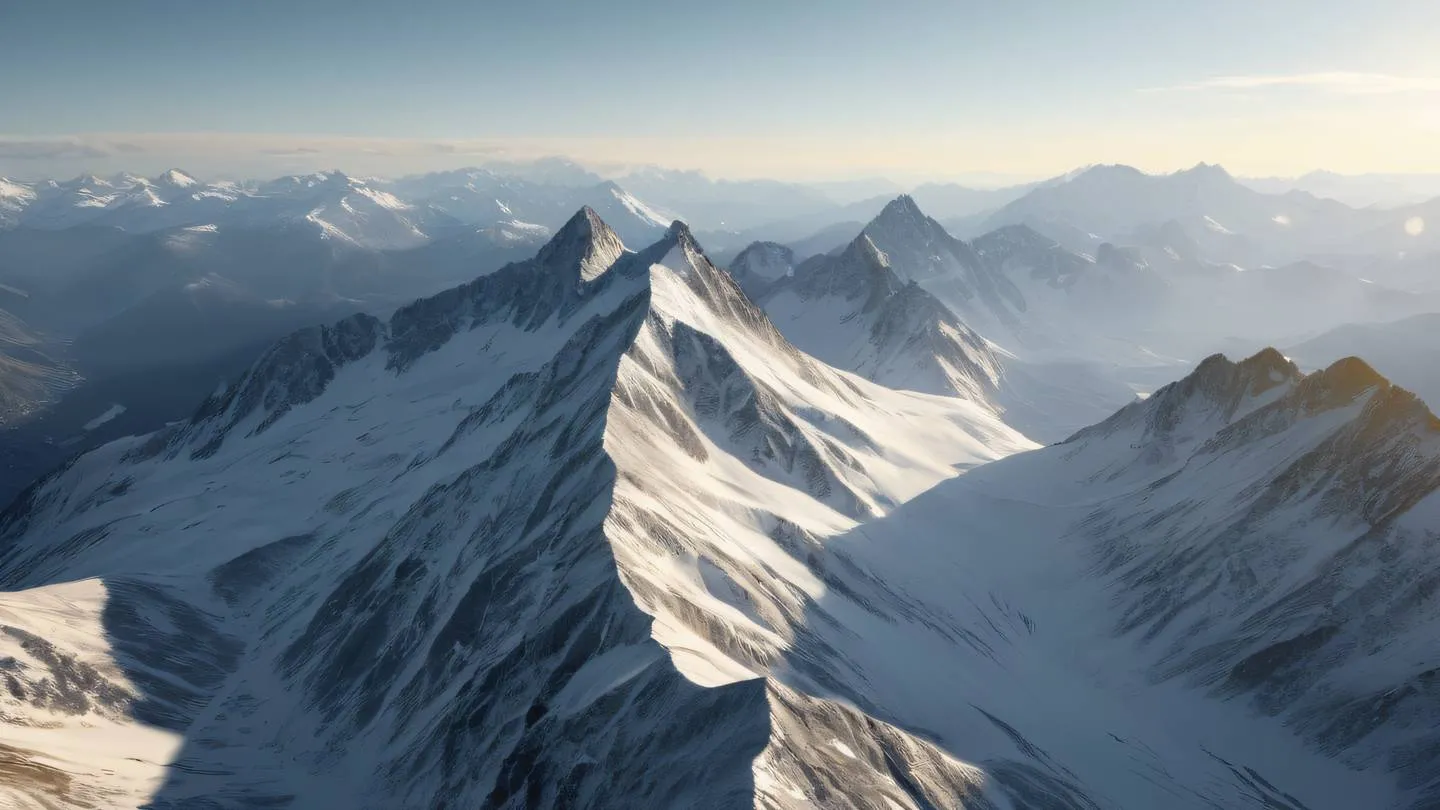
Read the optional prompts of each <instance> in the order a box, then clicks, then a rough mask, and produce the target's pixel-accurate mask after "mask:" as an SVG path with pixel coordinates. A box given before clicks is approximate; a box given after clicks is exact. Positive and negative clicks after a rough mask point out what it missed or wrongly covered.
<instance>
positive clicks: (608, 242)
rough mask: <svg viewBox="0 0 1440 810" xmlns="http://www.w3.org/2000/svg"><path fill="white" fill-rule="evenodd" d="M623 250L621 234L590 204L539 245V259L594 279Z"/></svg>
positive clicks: (546, 265)
mask: <svg viewBox="0 0 1440 810" xmlns="http://www.w3.org/2000/svg"><path fill="white" fill-rule="evenodd" d="M624 252H625V245H624V243H623V242H621V241H620V237H619V236H617V235H616V234H615V232H614V231H612V230H611V229H610V226H609V225H606V224H605V223H604V221H602V220H601V219H600V215H599V214H597V213H595V209H593V208H591V207H589V206H588V205H587V206H585V207H584V208H582V209H580V210H579V211H578V212H576V214H575V216H573V217H571V218H570V219H569V221H567V222H566V223H565V224H564V225H563V226H562V227H561V228H560V229H559V230H558V231H556V232H555V235H554V236H553V237H551V238H550V241H549V242H547V243H546V244H545V246H544V247H542V248H541V249H540V254H539V255H538V256H537V257H536V261H537V262H538V263H539V264H540V265H541V266H544V267H553V268H557V269H558V270H559V271H560V272H563V273H574V274H575V277H576V278H577V279H579V280H580V281H591V280H593V279H595V278H597V277H599V276H600V275H601V274H602V273H604V272H605V271H606V270H608V269H609V268H610V266H611V265H613V264H614V263H615V260H616V259H618V258H620V255H621V254H622V253H624Z"/></svg>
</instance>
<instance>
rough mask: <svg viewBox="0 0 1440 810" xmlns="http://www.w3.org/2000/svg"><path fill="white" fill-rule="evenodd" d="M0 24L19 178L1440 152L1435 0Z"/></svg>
mask: <svg viewBox="0 0 1440 810" xmlns="http://www.w3.org/2000/svg"><path fill="white" fill-rule="evenodd" d="M0 41H3V42H4V48H3V51H0V53H3V54H4V59H5V64H6V65H7V67H6V71H5V72H6V76H5V80H4V81H3V82H0V172H3V173H9V174H22V175H23V174H34V173H35V172H36V171H37V170H41V169H46V170H51V171H60V170H61V169H75V170H77V171H78V170H80V169H82V168H86V167H91V166H93V167H96V168H110V167H112V166H119V165H133V166H134V167H135V168H136V169H137V170H143V169H147V168H149V167H150V165H151V164H155V165H160V164H165V165H168V164H169V163H172V162H177V161H181V160H183V161H187V163H186V165H187V168H190V169H191V170H194V171H201V172H203V171H207V170H215V171H238V170H244V171H250V172H264V171H265V170H267V169H268V168H270V167H272V166H273V167H274V168H276V169H277V170H282V169H283V170H289V169H292V168H297V167H300V166H301V164H305V163H314V164H316V165H317V166H318V165H324V166H329V165H342V166H344V167H345V168H353V169H354V170H357V171H399V170H408V169H411V168H425V167H430V166H432V165H434V166H438V165H444V164H449V165H454V164H457V163H464V162H465V160H464V158H470V157H477V156H481V155H486V154H492V153H495V152H504V153H506V154H509V155H512V156H524V155H526V154H531V153H546V152H565V153H568V154H572V155H573V156H575V157H577V158H579V159H581V160H585V161H589V162H592V163H596V164H615V165H619V164H625V163H637V162H655V163H661V164H665V165H674V166H680V167H684V168H701V169H705V170H707V171H709V172H711V173H712V174H717V175H730V176H744V175H772V176H797V177H799V176H811V177H821V176H836V177H840V176H856V175H860V174H876V173H878V174H887V173H888V174H892V175H915V174H921V175H923V174H934V175H936V176H953V175H960V174H965V173H970V172H995V173H1000V174H1015V175H1025V176H1034V175H1042V174H1047V173H1054V172H1058V171H1063V170H1066V169H1068V168H1072V167H1074V166H1076V165H1080V164H1084V163H1091V162H1129V163H1133V164H1136V165H1140V166H1142V168H1150V169H1154V170H1163V169H1172V168H1178V167H1180V166H1184V165H1189V164H1193V163H1195V162H1198V161H1200V160H1207V161H1212V162H1216V161H1218V162H1222V163H1226V164H1227V165H1230V166H1231V168H1232V169H1234V170H1237V171H1241V172H1245V173H1249V174H1286V173H1295V172H1299V171H1305V170H1307V169H1310V168H1320V167H1324V168H1332V169H1336V170H1340V171H1350V172H1358V171H1423V170H1440V48H1437V47H1435V43H1436V42H1440V3H1437V2H1435V0H1380V1H1379V2H1371V3H1368V4H1361V3H1359V2H1357V0H1308V1H1305V2H1302V1H1301V0H1245V2H1240V0H1215V1H1212V2H1205V3H1201V2H1164V1H1163V0H1152V2H1136V1H1134V0H1085V2H1079V0H1011V2H995V1H994V0H990V1H988V2H962V1H960V0H889V2H883V3H882V2H857V1H855V0H768V1H767V2H755V1H754V0H735V1H734V2H687V1H686V0H677V1H676V2H658V1H655V0H616V1H613V2H608V3H582V2H556V1H555V0H529V2H504V3H497V2H460V1H459V0H416V2H408V3H397V2H381V1H380V0H350V2H336V1H335V0H296V2H275V1H274V0H254V2H249V3H242V2H220V1H219V0H214V1H212V0H204V1H203V2H202V1H198V0H189V2H179V1H178V0H127V1H126V2H113V1H112V0H45V1H44V2H28V0H0ZM17 66H19V67H18V68H17ZM357 164H363V165H357Z"/></svg>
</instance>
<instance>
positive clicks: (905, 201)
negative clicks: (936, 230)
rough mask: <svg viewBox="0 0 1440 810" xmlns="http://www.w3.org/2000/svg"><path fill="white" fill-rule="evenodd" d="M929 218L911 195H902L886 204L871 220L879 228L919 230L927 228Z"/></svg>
mask: <svg viewBox="0 0 1440 810" xmlns="http://www.w3.org/2000/svg"><path fill="white" fill-rule="evenodd" d="M927 220H929V217H927V216H926V215H925V212H924V211H921V210H920V205H919V204H918V203H916V202H915V198H914V197H912V196H910V195H909V194H901V195H900V196H898V197H896V198H895V199H893V200H891V201H890V202H888V203H886V204H885V207H884V208H882V209H880V213H879V214H876V215H875V218H874V219H873V220H871V223H870V224H871V225H873V226H875V227H877V228H898V229H911V230H913V229H918V228H923V227H926V223H927Z"/></svg>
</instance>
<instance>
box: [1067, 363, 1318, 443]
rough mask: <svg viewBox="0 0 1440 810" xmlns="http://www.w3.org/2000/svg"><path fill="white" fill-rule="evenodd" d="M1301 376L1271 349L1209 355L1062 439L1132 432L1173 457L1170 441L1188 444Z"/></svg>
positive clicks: (1283, 390)
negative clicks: (1236, 357)
mask: <svg viewBox="0 0 1440 810" xmlns="http://www.w3.org/2000/svg"><path fill="white" fill-rule="evenodd" d="M1303 377H1304V375H1302V374H1301V373H1300V370H1299V369H1298V368H1297V367H1296V366H1295V364H1293V363H1291V362H1290V361H1289V360H1287V359H1286V358H1285V357H1284V356H1283V355H1281V354H1280V353H1279V352H1278V351H1276V350H1275V349H1265V350H1264V351H1261V352H1259V353H1257V354H1255V355H1254V356H1252V357H1250V358H1247V359H1245V360H1242V361H1240V362H1238V363H1237V362H1234V361H1232V360H1230V359H1229V358H1227V357H1225V356H1224V355H1223V354H1214V355H1211V356H1210V357H1207V358H1205V359H1204V360H1203V361H1201V362H1200V365H1198V366H1197V367H1196V368H1195V370H1194V371H1192V372H1191V373H1190V374H1189V375H1187V376H1186V377H1185V378H1184V379H1181V380H1179V381H1177V382H1173V383H1171V384H1169V385H1167V386H1165V387H1163V388H1161V389H1160V390H1159V391H1156V392H1155V393H1154V394H1153V395H1151V396H1150V397H1148V398H1146V399H1143V400H1138V401H1136V402H1133V403H1131V404H1130V405H1127V406H1125V407H1124V408H1122V409H1121V410H1119V411H1118V412H1116V413H1115V415H1113V416H1111V417H1110V418H1109V419H1106V420H1105V421H1103V422H1101V423H1099V424H1097V425H1094V426H1093V427H1089V428H1086V429H1084V430H1082V431H1080V432H1079V433H1077V434H1076V435H1075V436H1072V437H1071V438H1070V439H1067V440H1066V441H1067V442H1084V441H1086V440H1088V439H1091V438H1094V437H1097V436H1110V435H1113V434H1115V433H1117V432H1126V431H1129V432H1133V433H1134V435H1135V436H1136V437H1137V438H1136V439H1135V441H1136V442H1140V443H1144V444H1147V445H1149V446H1150V447H1152V448H1162V449H1163V450H1164V455H1165V456H1166V457H1167V458H1169V457H1173V453H1174V452H1175V445H1189V444H1191V443H1194V442H1197V441H1201V440H1203V439H1205V438H1208V437H1209V436H1210V435H1211V434H1213V433H1214V432H1215V431H1217V430H1219V429H1220V428H1222V427H1224V426H1226V425H1229V424H1230V423H1232V422H1234V421H1235V420H1236V419H1238V418H1240V417H1241V416H1244V415H1245V414H1247V413H1250V412H1252V411H1254V410H1256V409H1257V408H1259V407H1261V406H1262V405H1266V404H1269V403H1271V402H1274V401H1276V400H1277V399H1279V398H1280V397H1281V396H1284V395H1285V394H1287V393H1289V392H1290V391H1291V390H1293V389H1294V387H1295V386H1296V385H1297V384H1298V383H1299V382H1300V380H1301V379H1302V378H1303Z"/></svg>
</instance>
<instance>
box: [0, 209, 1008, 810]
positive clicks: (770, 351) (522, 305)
mask: <svg viewBox="0 0 1440 810" xmlns="http://www.w3.org/2000/svg"><path fill="white" fill-rule="evenodd" d="M1029 446H1031V445H1030V444H1029V443H1028V442H1026V441H1025V440H1024V439H1023V438H1021V437H1019V436H1018V435H1016V434H1015V433H1014V432H1013V431H1010V430H1008V429H1007V428H1005V427H1004V426H1003V425H1001V424H999V423H998V422H997V421H995V420H994V419H993V418H991V417H989V416H988V415H987V414H985V413H984V412H982V411H980V410H978V409H975V408H973V407H971V406H968V405H966V404H965V403H961V402H958V401H955V400H945V399H937V398H930V397H920V396H916V395H907V394H902V393H898V392H892V391H888V390H886V389H883V388H879V387H877V386H874V385H873V384H870V383H867V382H865V381H863V380H860V379H858V378H855V377H852V376H849V375H845V374H842V373H839V372H836V371H834V370H833V369H830V368H828V367H825V366H823V365H821V364H819V363H818V362H816V361H814V360H813V359H810V358H808V357H806V356H804V355H802V354H800V353H799V352H798V351H796V350H795V349H794V348H793V347H791V346H790V345H789V344H788V343H787V342H785V341H784V339H783V338H781V337H780V336H779V334H778V332H776V331H775V330H774V328H773V327H771V326H770V325H769V323H768V322H767V321H766V320H765V318H764V316H763V315H762V314H761V313H760V312H759V310H758V309H756V308H755V307H754V306H753V305H752V304H750V303H749V302H748V301H747V300H746V299H745V298H744V296H743V295H742V294H741V293H740V292H739V290H738V288H737V287H735V286H734V284H733V282H731V281H730V279H729V277H728V276H727V275H725V274H724V273H722V272H720V271H717V270H716V269H715V268H714V267H713V266H711V265H710V264H709V262H708V261H707V260H705V258H704V256H703V254H702V253H701V252H700V250H699V248H698V246H696V245H695V244H694V242H693V240H692V239H691V238H690V237H689V234H688V232H687V231H685V230H684V229H683V227H682V226H677V227H675V228H673V229H671V231H670V233H669V234H668V235H667V236H666V238H665V239H663V240H662V241H661V242H660V243H658V244H656V245H655V246H652V247H650V248H648V249H646V250H644V251H641V252H640V253H627V252H624V251H623V248H622V246H621V244H620V242H619V240H618V239H617V238H616V237H615V236H614V234H613V233H612V232H610V231H609V230H608V229H607V228H605V227H604V225H603V224H602V223H600V222H599V220H598V218H597V217H595V215H594V214H593V212H588V211H587V212H584V213H582V214H581V215H579V216H577V217H576V218H574V219H573V220H572V221H571V222H570V223H568V224H567V225H566V227H565V228H563V229H562V230H561V231H560V232H559V233H558V234H557V235H556V237H555V238H554V240H552V242H551V243H550V244H549V245H547V246H546V248H545V249H544V250H542V251H541V253H540V255H539V256H538V257H537V258H536V259H535V260H533V261H531V262H526V263H522V264H519V265H512V266H510V267H508V268H506V269H504V270H501V271H499V272H497V273H494V274H491V275H488V276H485V277H482V278H481V279H479V280H477V281H475V282H473V283H471V284H469V285H466V286H464V287H461V288H457V289H455V290H451V291H449V292H446V293H443V294H441V295H439V296H436V297H434V298H431V299H426V300H423V301H419V302H416V303H415V304H413V305H411V306H409V307H406V308H404V309H402V310H401V311H399V312H397V313H396V315H395V316H394V317H393V318H392V319H390V320H389V321H388V322H382V321H379V320H376V319H374V318H370V317H368V316H356V317H354V318H351V319H348V320H346V321H343V322H341V323H339V324H336V325H334V326H332V327H327V328H324V329H320V328H315V329H310V330H306V331H303V332H300V333H297V334H295V335H293V336H291V337H290V338H287V339H286V340H284V341H282V342H281V343H279V344H277V345H276V346H275V347H274V348H272V349H271V351H270V352H269V353H267V355H266V356H265V357H264V358H263V359H262V360H261V361H260V362H259V363H258V364H257V365H256V366H255V368H254V369H252V371H251V372H250V373H249V375H247V376H246V377H245V378H244V379H243V380H242V381H240V382H239V383H237V384H236V385H235V386H234V387H232V388H231V389H230V390H229V391H227V392H225V393H224V394H223V395H220V396H217V397H216V398H214V399H212V400H211V401H210V402H208V403H207V404H206V405H205V406H204V407H203V408H202V410H201V411H200V412H199V413H198V414H197V416H196V417H195V419H193V420H191V421H190V422H189V423H186V424H180V425H176V426H175V427H174V428H172V429H170V430H168V431H166V432H162V433H161V434H156V435H154V436H151V437H148V438H139V439H133V440H122V441H119V442H116V443H113V444H111V445H107V446H106V447H105V448H103V449H101V450H99V451H96V452H93V453H91V454H88V455H86V456H84V457H82V458H80V459H78V460H77V461H75V462H74V463H72V464H71V465H70V466H69V467H68V468H67V469H65V470H63V471H61V472H60V473H58V474H57V475H56V476H53V477H51V478H50V479H47V480H46V481H43V482H41V483H40V484H39V485H37V486H36V487H35V488H33V489H32V490H31V491H30V492H29V493H27V494H26V495H25V496H23V497H22V498H21V500H20V501H19V502H18V504H17V506H16V507H15V508H13V509H12V510H10V511H9V512H8V513H6V515H5V517H4V519H3V526H4V528H3V535H0V581H3V582H4V588H5V590H6V591H7V593H6V595H5V605H4V609H3V612H0V616H3V620H0V623H3V624H4V625H5V626H6V628H8V629H6V630H5V631H4V632H5V635H3V636H0V644H3V645H5V646H4V655H7V656H11V658H10V659H8V660H10V661H13V663H8V664H7V667H8V669H7V676H6V677H7V678H9V679H10V681H11V682H12V684H13V686H12V688H10V690H9V691H8V692H6V693H5V697H4V698H3V700H4V701H5V703H4V706H5V716H6V717H7V718H11V719H10V720H8V721H7V723H6V725H4V726H3V727H0V728H3V730H0V744H3V745H4V746H6V749H5V750H6V751H7V754H8V755H9V756H10V757H11V758H12V759H14V760H15V761H17V762H19V763H22V764H23V765H24V767H25V768H26V769H28V770H27V772H29V773H34V774H38V775H39V776H37V777H36V778H34V779H31V780H28V781H22V782H19V783H15V782H10V783H7V785H6V787H5V788H4V789H5V790H7V791H9V793H8V794H7V798H8V799H10V800H11V801H12V802H28V803H30V805H31V806H46V802H61V803H63V802H73V801H78V800H85V801H89V800H98V801H101V802H103V803H107V804H114V805H119V806H133V804H135V803H137V802H139V801H141V800H143V799H144V798H145V797H153V798H152V802H153V804H154V806H159V807H179V806H193V802H194V801H197V800H198V797H201V796H206V797H217V796H223V797H226V798H225V801H228V802H232V803H241V802H248V803H251V804H255V803H272V804H285V803H287V802H288V803H291V804H293V805H294V806H347V807H395V806H434V802H435V801H436V800H437V799H439V797H444V799H445V800H446V801H454V802H458V803H462V804H467V805H475V804H481V803H489V804H492V805H495V806H511V807H518V806H527V807H540V806H572V805H580V806H587V807H604V806H616V807H633V806H674V807H733V806H737V805H740V804H749V803H751V802H753V801H755V799H753V798H752V797H754V796H761V797H765V798H764V800H765V801H766V802H768V803H769V806H775V807H801V806H813V801H814V798H813V797H814V796H815V795H817V794H815V793H814V790H815V789H816V788H815V787H809V788H808V791H809V792H808V794H807V792H806V791H807V784H808V783H806V782H805V781H804V780H806V779H808V780H812V781H813V780H817V779H823V780H825V781H826V782H828V783H830V784H831V790H834V791H841V792H848V793H849V794H850V795H852V796H853V797H854V798H855V800H856V801H858V802H864V803H867V804H873V803H874V802H875V801H878V800H879V799H878V798H877V797H878V796H880V795H882V794H883V795H890V796H894V797H897V798H896V801H897V802H898V803H899V806H902V807H907V806H908V807H913V806H919V805H917V803H916V802H917V801H918V799H913V798H909V797H911V796H919V795H923V793H924V791H929V794H928V795H930V796H932V798H938V797H939V796H942V795H945V794H944V793H940V792H936V791H942V790H945V789H946V787H945V786H947V785H962V786H966V788H967V789H969V790H976V791H978V790H979V789H980V788H979V787H977V784H978V780H979V776H978V774H977V773H976V772H975V771H974V770H973V769H970V768H966V767H964V766H963V765H961V764H959V763H957V762H955V761H954V760H953V759H952V758H950V757H948V756H947V755H946V754H944V753H943V752H941V751H939V750H938V749H936V748H935V747H934V746H933V745H930V744H927V743H925V742H923V741H921V740H919V739H917V738H914V737H912V736H910V735H908V734H906V733H905V732H903V731H901V730H899V729H897V728H894V727H892V726H889V725H887V724H885V723H882V722H880V721H877V720H874V719H872V718H869V717H866V716H865V715H864V714H863V713H861V712H858V711H856V710H855V709H853V708H849V707H846V706H843V705H839V704H834V703H832V702H830V701H829V700H828V699H826V697H825V696H824V694H823V693H822V694H819V695H806V694H804V693H802V692H798V691H796V690H795V689H794V688H791V687H789V686H786V685H785V684H784V683H781V682H779V681H759V680H754V679H753V678H754V676H755V675H757V674H760V673H762V672H763V671H764V665H765V663H766V662H767V661H774V660H777V659H778V657H779V655H780V650H781V648H782V647H783V646H784V637H785V635H786V634H787V633H789V632H791V630H789V629H788V628H787V627H786V626H785V621H786V620H793V619H795V618H797V617H798V616H799V615H800V614H802V613H803V606H804V603H805V601H806V600H807V598H809V597H808V596H807V591H806V590H804V589H801V588H802V586H803V587H804V588H808V589H809V591H808V593H812V594H813V593H818V591H817V589H820V588H823V579H819V578H817V577H816V576H814V575H811V574H807V573H806V572H805V569H806V560H807V558H808V557H809V555H812V554H814V553H815V551H816V550H817V549H818V546H817V545H816V544H817V543H818V541H819V539H820V538H822V537H824V536H826V535H829V534H834V533H837V532H840V531H843V530H845V529H846V528H848V527H850V526H853V525H854V524H855V522H856V521H857V520H858V519H861V518H867V517H870V516H873V515H874V514H877V513H880V512H883V511H884V510H886V509H887V508H889V507H890V506H892V505H893V504H894V503H897V502H899V501H901V500H904V499H906V498H909V497H911V496H913V495H914V494H915V493H916V492H918V491H920V490H922V489H924V488H926V487H927V486H929V485H930V484H931V483H933V482H934V481H935V480H938V479H940V478H943V477H946V476H950V475H953V474H954V468H953V467H952V466H951V465H954V464H959V465H962V466H973V465H975V464H978V463H981V462H984V461H987V460H991V459H994V458H996V457H998V456H1000V455H1003V454H1006V453H1009V452H1012V451H1014V450H1018V449H1024V448H1026V447H1029ZM602 448H603V452H602ZM681 526H683V527H685V528H686V530H685V531H684V532H683V533H681V532H679V531H678V527H681ZM657 549H663V550H664V553H663V554H658V553H656V552H657ZM700 553H703V554H705V555H706V556H705V557H704V558H703V559H702V558H701V557H700V556H698V555H699V554H700ZM777 576H778V577H779V578H778V579H777V578H776V577H777ZM737 577H739V578H737ZM790 580H793V581H794V582H795V583H797V584H795V585H791V584H783V585H782V584H781V583H782V582H786V583H788V582H789V581H790ZM622 583H624V585H628V586H629V588H628V589H627V588H626V587H624V586H623V585H622ZM727 583H729V584H727ZM747 587H748V588H749V589H751V590H749V591H747V590H745V589H746V588H747ZM737 599H744V600H746V604H748V605H750V606H751V611H750V612H746V611H745V610H742V609H740V608H737V607H735V606H734V605H735V604H737V602H736V600H737ZM637 605H638V607H639V608H643V609H644V611H645V612H642V610H641V609H637ZM646 612H649V613H651V614H652V615H654V616H655V617H656V622H655V627H654V634H655V636H656V637H657V638H659V639H660V640H661V641H662V642H667V643H669V644H670V645H671V652H672V654H673V655H674V659H673V660H672V657H671V655H667V654H666V652H665V649H664V648H662V647H661V646H658V645H656V644H654V642H652V641H651V640H650V638H649V636H650V633H651V629H650V619H649V617H648V616H647V615H646ZM737 640H744V641H743V642H742V643H741V644H740V646H739V647H736V646H734V644H732V643H731V642H735V641H737ZM722 645H723V646H722ZM0 660H7V659H3V658H0ZM677 667H678V669H677ZM681 670H683V671H684V672H686V673H687V674H689V676H690V678H686V677H682V676H681ZM61 672H65V673H82V674H81V675H80V676H79V677H74V678H60V673H61ZM691 678H693V679H694V680H695V681H698V682H699V685H697V683H695V682H692V680H691ZM39 721H43V722H39ZM814 734H822V735H826V736H824V737H823V738H822V739H821V740H820V742H824V741H825V740H829V739H832V738H833V740H835V741H837V742H838V743H839V744H838V745H831V744H827V746H826V747H824V748H823V749H821V748H820V747H818V746H817V745H815V742H816V740H814V739H812V737H811V735H814ZM119 751H123V752H124V755H123V758H122V756H121V755H119V754H118V753H116V752H119ZM854 756H865V757H867V759H869V760H870V761H871V762H873V763H874V765H873V766H869V767H867V768H866V769H865V775H864V776H863V778H853V777H854V771H855V770H856V769H855V766H854V764H853V763H854V760H853V759H852V757H854ZM757 757H758V759H757ZM882 762H888V763H889V765H888V766H887V765H882V764H881V763H882ZM41 777H44V778H41ZM797 780H800V781H797ZM917 786H923V787H917ZM917 790H918V791H921V793H916V791H917ZM806 795H809V796H810V797H811V798H810V799H806V798H805V797H806ZM867 797H868V798H867Z"/></svg>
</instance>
